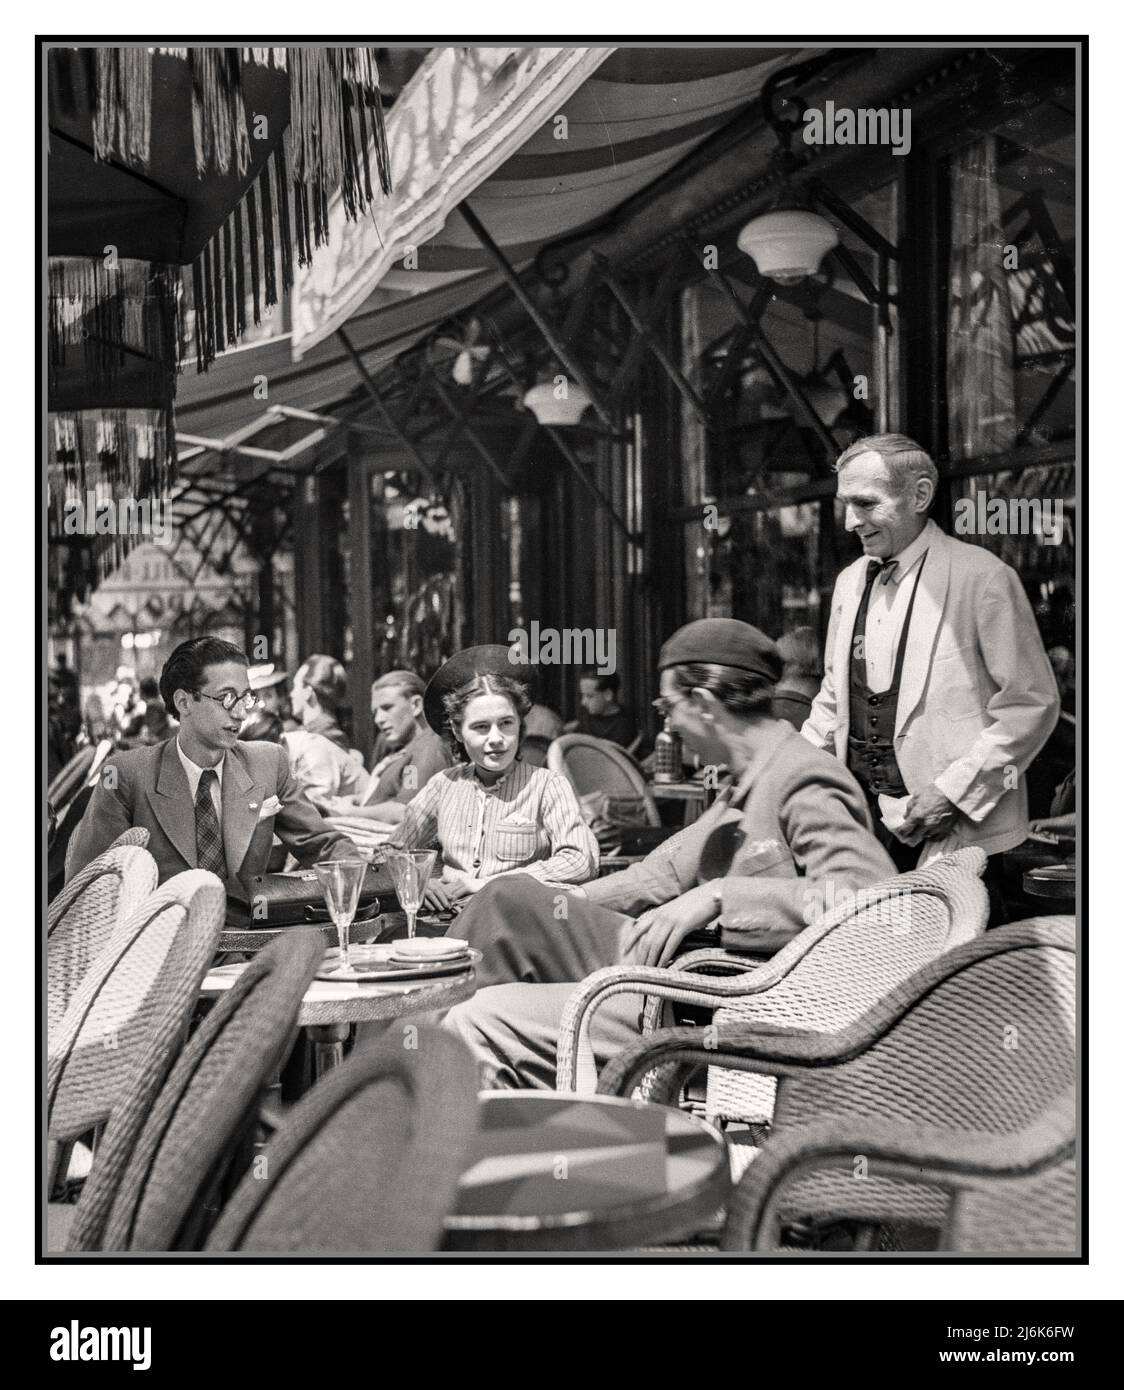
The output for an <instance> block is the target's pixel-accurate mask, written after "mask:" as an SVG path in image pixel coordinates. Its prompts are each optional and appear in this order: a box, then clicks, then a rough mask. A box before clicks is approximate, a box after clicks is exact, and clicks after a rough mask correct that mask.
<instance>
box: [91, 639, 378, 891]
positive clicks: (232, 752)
mask: <svg viewBox="0 0 1124 1390" xmlns="http://www.w3.org/2000/svg"><path fill="white" fill-rule="evenodd" d="M160 697H161V699H162V700H163V701H164V704H165V706H166V707H167V709H168V710H169V711H170V712H174V713H175V716H176V718H177V719H178V720H179V721H180V723H179V729H178V730H177V732H176V735H175V737H174V738H170V739H167V740H166V741H165V742H163V743H158V744H154V745H153V746H152V747H150V748H136V749H131V750H129V751H127V752H123V753H119V754H118V755H117V756H116V757H114V758H111V759H110V760H109V761H108V762H107V763H106V766H105V767H104V768H103V769H102V774H101V778H100V780H99V783H98V786H97V789H96V790H95V792H94V795H93V797H92V798H91V800H90V804H89V806H88V807H87V808H86V814H85V816H84V817H83V819H82V823H81V825H79V827H78V829H77V831H76V832H75V836H74V845H73V849H72V853H71V855H70V856H69V857H70V864H69V872H68V875H67V877H68V878H69V877H73V875H74V874H76V873H77V872H78V870H79V869H81V868H83V867H84V866H85V865H86V864H88V863H89V862H90V861H91V860H92V859H95V858H96V857H97V856H98V855H99V854H101V853H102V852H103V851H104V850H105V849H107V848H108V847H109V846H110V845H111V844H112V843H113V841H114V840H115V839H116V838H117V837H118V835H120V834H121V833H122V832H123V831H125V830H128V829H129V828H130V827H132V826H143V827H144V829H145V830H147V831H148V833H149V841H148V849H149V853H150V854H151V855H152V856H153V858H154V859H155V860H156V864H157V868H158V869H159V871H160V882H161V883H163V882H164V880H165V879H168V878H171V877H172V876H173V875H174V874H178V873H181V872H182V871H183V870H184V869H195V868H199V869H209V870H211V872H212V873H216V874H218V876H219V877H220V878H221V879H222V880H223V881H224V883H226V884H227V885H228V888H229V887H230V886H231V885H233V884H237V883H238V881H239V880H247V879H249V878H251V877H253V876H254V875H256V874H263V873H265V872H266V867H267V865H268V861H269V851H270V847H271V845H272V843H273V836H274V834H276V835H277V836H278V837H279V839H280V840H281V842H282V844H284V845H285V846H286V848H287V849H288V850H289V851H290V852H291V853H292V854H293V855H294V856H295V857H296V859H297V860H298V861H299V862H300V863H302V864H308V863H312V862H314V861H316V860H318V859H347V858H356V857H358V855H359V851H358V850H357V849H356V847H355V846H354V845H353V844H352V842H351V841H350V840H349V839H348V838H347V837H346V836H345V835H342V834H340V833H339V832H338V831H336V830H333V829H332V828H331V827H330V826H329V825H328V824H327V823H326V822H325V821H324V820H322V819H321V817H320V815H319V814H318V813H317V811H316V810H315V809H314V807H313V806H312V804H311V803H310V802H309V800H308V798H307V797H306V796H305V795H304V793H303V792H302V791H301V790H300V788H299V786H298V785H297V782H296V779H295V778H294V777H293V775H292V773H291V772H290V770H289V762H288V758H287V756H286V753H285V750H284V749H283V748H281V747H279V746H278V745H276V744H273V743H241V742H239V740H238V733H239V730H240V729H241V727H242V721H243V719H244V718H245V716H246V714H248V713H249V711H250V710H252V709H253V708H254V706H255V704H256V703H257V697H256V696H255V695H254V693H253V691H252V690H251V689H250V676H249V671H248V669H247V661H246V656H245V653H244V652H242V651H240V650H239V649H238V648H237V647H236V646H234V645H233V643H231V642H224V641H222V640H220V639H219V638H217V637H196V638H192V639H191V640H190V641H188V642H182V643H181V644H180V645H179V646H178V647H177V648H176V649H175V651H174V652H173V653H172V654H171V656H170V657H169V658H168V660H167V662H166V663H165V665H164V669H163V671H162V672H161V674H160ZM236 894H237V895H238V896H242V894H238V893H237V890H236Z"/></svg>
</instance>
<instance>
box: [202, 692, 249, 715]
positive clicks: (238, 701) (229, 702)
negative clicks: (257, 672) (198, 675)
mask: <svg viewBox="0 0 1124 1390" xmlns="http://www.w3.org/2000/svg"><path fill="white" fill-rule="evenodd" d="M195 694H196V695H202V696H203V698H204V700H214V702H215V704H217V705H222V707H223V709H224V710H226V712H227V713H228V714H229V713H230V711H231V710H232V709H233V708H234V707H235V705H241V706H242V708H243V709H244V710H245V711H246V713H247V714H249V712H250V711H251V710H252V709H254V708H256V707H257V704H258V697H257V696H256V695H255V694H254V692H253V691H252V690H243V692H242V694H241V695H235V693H234V691H233V690H227V691H224V692H223V694H221V695H208V694H207V692H206V691H205V690H197V691H196V692H195Z"/></svg>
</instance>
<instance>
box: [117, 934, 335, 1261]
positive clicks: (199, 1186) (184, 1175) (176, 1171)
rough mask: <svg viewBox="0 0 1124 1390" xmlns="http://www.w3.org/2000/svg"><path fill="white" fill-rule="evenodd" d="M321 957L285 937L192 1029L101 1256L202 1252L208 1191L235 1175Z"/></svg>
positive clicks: (150, 1120)
mask: <svg viewBox="0 0 1124 1390" xmlns="http://www.w3.org/2000/svg"><path fill="white" fill-rule="evenodd" d="M323 956H324V937H323V935H322V934H321V933H320V932H319V931H316V930H314V929H307V930H305V929H296V930H294V931H291V932H286V933H284V934H283V935H282V936H279V937H278V938H277V939H276V940H274V941H272V942H271V943H270V944H269V945H268V946H267V947H265V949H264V950H262V951H260V952H259V953H258V954H257V955H256V956H255V957H254V959H253V960H252V961H251V962H250V963H249V964H248V965H247V966H246V968H245V970H244V971H243V972H242V974H241V975H240V976H239V977H238V979H237V981H236V982H235V983H234V985H232V986H231V988H230V989H229V990H228V991H227V992H226V993H225V994H223V995H221V996H220V997H219V999H218V1001H217V1003H216V1004H215V1005H214V1007H213V1008H212V1009H211V1010H210V1012H209V1013H208V1014H207V1015H206V1017H205V1018H204V1019H203V1021H202V1022H201V1023H200V1024H199V1026H198V1028H197V1029H196V1030H195V1033H194V1034H193V1035H192V1037H191V1039H190V1041H189V1042H188V1044H187V1046H186V1047H185V1048H184V1049H183V1051H182V1053H181V1054H180V1056H179V1058H178V1059H177V1060H176V1062H175V1064H174V1065H173V1067H172V1069H171V1071H170V1073H169V1074H168V1078H167V1080H166V1081H165V1083H164V1086H163V1089H162V1090H161V1092H160V1094H159V1096H158V1097H157V1098H156V1101H155V1103H154V1104H153V1105H152V1107H151V1113H150V1114H149V1115H148V1117H147V1119H146V1120H145V1122H144V1125H143V1128H142V1129H141V1131H140V1134H139V1136H138V1137H137V1140H136V1143H135V1145H134V1148H133V1152H132V1155H131V1157H130V1159H129V1162H128V1166H127V1167H126V1169H125V1174H124V1176H123V1178H122V1179H121V1182H120V1184H119V1186H118V1190H117V1196H116V1199H115V1201H114V1203H113V1208H112V1211H111V1213H110V1216H109V1220H108V1221H107V1223H106V1227H105V1237H104V1248H105V1249H106V1250H173V1249H195V1248H198V1245H199V1244H201V1242H202V1238H203V1236H205V1234H206V1231H207V1230H208V1229H209V1227H210V1225H212V1224H213V1222H214V1219H215V1217H217V1215H218V1206H217V1205H212V1204H213V1203H215V1202H216V1193H218V1192H221V1190H222V1188H223V1186H224V1185H225V1184H226V1183H232V1182H233V1181H236V1180H237V1178H240V1177H241V1171H240V1170H239V1171H238V1172H236V1173H235V1174H234V1175H233V1177H232V1175H231V1165H232V1164H237V1163H238V1162H239V1161H240V1158H245V1157H248V1155H247V1154H246V1153H245V1141H246V1139H247V1138H248V1137H249V1135H250V1132H251V1131H252V1127H253V1125H254V1123H255V1121H256V1117H257V1112H258V1105H259V1101H260V1098H261V1093H262V1091H263V1089H264V1088H265V1086H266V1085H267V1084H268V1083H269V1082H270V1080H271V1079H272V1078H273V1077H274V1076H275V1075H276V1073H277V1072H278V1071H279V1070H280V1068H281V1066H282V1064H283V1062H284V1060H285V1058H286V1057H287V1056H288V1054H289V1051H290V1049H291V1047H292V1044H293V1039H294V1037H295V1036H296V1026H297V1014H298V1011H299V1009H300V1003H301V999H302V998H303V997H304V994H305V992H306V991H307V989H308V986H309V985H310V984H311V982H312V979H313V977H314V975H315V974H316V971H317V968H318V967H319V965H320V962H321V960H322V959H323ZM208 1208H210V1209H208Z"/></svg>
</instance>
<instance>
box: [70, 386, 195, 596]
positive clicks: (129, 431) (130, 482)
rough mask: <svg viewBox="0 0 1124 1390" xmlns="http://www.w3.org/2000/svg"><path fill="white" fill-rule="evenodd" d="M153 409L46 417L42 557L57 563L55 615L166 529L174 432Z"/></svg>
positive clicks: (172, 468)
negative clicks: (44, 541)
mask: <svg viewBox="0 0 1124 1390" xmlns="http://www.w3.org/2000/svg"><path fill="white" fill-rule="evenodd" d="M167 418H168V417H166V416H165V414H164V412H163V411H159V410H155V411H152V410H109V409H107V410H86V411H81V412H67V413H53V414H51V415H50V416H49V417H48V436H47V533H48V536H49V539H50V542H51V544H50V545H49V546H48V547H47V549H48V554H53V553H55V552H56V551H60V552H61V551H67V552H71V553H70V554H69V555H68V556H67V557H65V558H59V559H58V561H57V564H58V567H59V568H58V573H57V575H56V576H55V580H54V581H53V582H54V583H61V584H64V589H65V592H64V593H61V594H57V595H56V594H53V595H52V602H56V600H57V603H58V605H59V609H60V611H62V612H65V610H66V609H67V608H68V607H69V602H70V599H71V597H73V598H75V599H78V600H79V601H81V600H82V599H84V598H85V597H86V595H87V594H88V593H89V592H90V590H91V589H92V588H96V587H97V585H98V584H100V583H101V581H102V580H103V579H104V578H105V577H106V576H107V575H109V574H112V572H113V571H114V570H115V569H116V568H117V566H118V565H120V563H121V561H122V560H123V559H124V558H125V556H126V555H127V554H128V553H129V551H130V550H131V549H132V548H133V546H134V545H137V544H143V543H144V542H145V541H148V540H151V539H152V538H153V533H154V531H157V532H162V531H163V530H164V529H165V527H166V526H167V525H168V524H170V521H171V516H170V512H169V502H168V494H169V490H170V488H171V484H172V481H173V478H174V474H175V449H176V444H175V428H174V425H173V426H171V427H170V428H169V425H168V423H167Z"/></svg>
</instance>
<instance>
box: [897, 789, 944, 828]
mask: <svg viewBox="0 0 1124 1390" xmlns="http://www.w3.org/2000/svg"><path fill="white" fill-rule="evenodd" d="M959 814H960V808H959V807H958V806H957V805H956V803H955V802H952V801H949V799H948V797H947V796H945V794H944V792H942V791H939V790H938V789H937V787H936V785H935V784H934V783H930V784H929V785H928V786H927V787H926V788H925V789H924V790H923V791H919V792H917V793H916V794H915V795H914V796H911V797H910V798H909V804H908V805H907V806H906V814H905V820H904V821H903V822H902V823H901V825H900V827H899V828H898V831H897V834H898V835H899V836H900V837H901V838H902V839H903V840H904V839H906V837H907V836H910V835H919V836H920V837H921V839H922V840H936V839H939V838H940V837H941V836H942V835H947V834H948V832H949V831H950V830H951V829H952V827H953V824H954V823H955V821H956V818H957V816H959Z"/></svg>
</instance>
